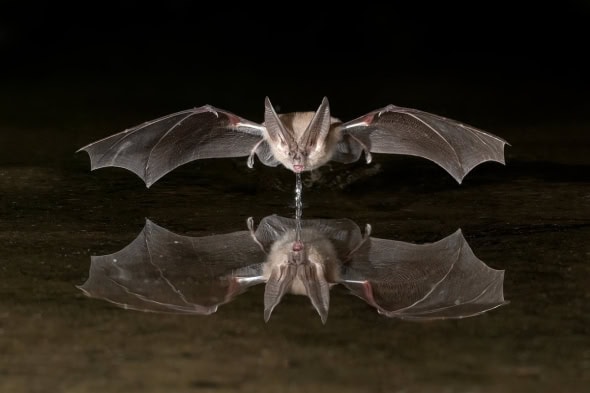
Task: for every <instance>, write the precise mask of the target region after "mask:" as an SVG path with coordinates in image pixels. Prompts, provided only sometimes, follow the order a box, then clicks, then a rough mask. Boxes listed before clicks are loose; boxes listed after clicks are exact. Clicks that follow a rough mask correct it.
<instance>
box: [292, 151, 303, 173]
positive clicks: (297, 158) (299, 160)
mask: <svg viewBox="0 0 590 393" xmlns="http://www.w3.org/2000/svg"><path fill="white" fill-rule="evenodd" d="M304 170H305V164H304V159H303V155H302V154H301V153H300V152H297V153H295V155H294V156H293V171H294V172H295V173H301V172H303V171H304Z"/></svg>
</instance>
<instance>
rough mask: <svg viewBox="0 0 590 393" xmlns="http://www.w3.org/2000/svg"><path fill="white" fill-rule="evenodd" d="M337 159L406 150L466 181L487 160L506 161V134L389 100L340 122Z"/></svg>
mask: <svg viewBox="0 0 590 393" xmlns="http://www.w3.org/2000/svg"><path fill="white" fill-rule="evenodd" d="M341 130H342V134H343V135H342V141H341V142H340V143H339V144H338V146H337V149H336V154H335V155H334V157H333V160H335V161H339V162H344V163H348V162H353V161H356V160H358V159H359V158H360V156H361V154H362V152H363V151H364V152H365V155H366V158H367V161H368V162H370V160H371V154H370V153H388V154H407V155H412V156H418V157H423V158H426V159H428V160H431V161H433V162H435V163H436V164H438V165H440V166H441V167H442V168H444V169H445V170H446V171H447V172H449V173H450V174H451V176H453V178H455V180H457V182H459V183H461V181H462V180H463V178H464V177H465V175H466V174H467V173H468V172H469V171H470V170H471V169H473V168H474V167H475V166H477V165H478V164H480V163H482V162H485V161H497V162H500V163H504V145H505V144H506V143H507V142H506V141H505V140H503V139H501V138H499V137H497V136H495V135H492V134H490V133H488V132H485V131H482V130H479V129H477V128H474V127H472V126H469V125H467V124H463V123H460V122H458V121H455V120H451V119H447V118H445V117H442V116H437V115H434V114H432V113H427V112H423V111H419V110H417V109H410V108H402V107H398V106H395V105H389V106H387V107H385V108H382V109H378V110H376V111H373V112H370V113H368V114H366V115H364V116H361V117H359V118H357V119H355V120H352V121H349V122H347V123H344V124H342V125H341Z"/></svg>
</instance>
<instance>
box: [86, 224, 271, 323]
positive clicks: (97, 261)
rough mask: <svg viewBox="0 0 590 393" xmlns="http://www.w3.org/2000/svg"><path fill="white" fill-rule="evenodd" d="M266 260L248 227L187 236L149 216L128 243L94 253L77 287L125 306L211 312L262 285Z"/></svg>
mask: <svg viewBox="0 0 590 393" xmlns="http://www.w3.org/2000/svg"><path fill="white" fill-rule="evenodd" d="M264 258H265V254H264V253H263V252H262V251H261V250H260V248H259V247H258V245H256V243H255V242H254V241H253V240H252V237H251V236H250V233H249V232H248V231H238V232H233V233H228V234H223V235H212V236H205V237H188V236H181V235H177V234H175V233H172V232H170V231H168V230H166V229H164V228H162V227H160V226H158V225H156V224H154V223H153V222H151V221H149V220H147V221H146V224H145V227H144V228H143V230H142V232H141V233H140V234H139V236H138V237H137V238H136V239H135V240H134V241H133V242H131V243H130V244H129V245H128V246H127V247H125V248H124V249H122V250H120V251H118V252H116V253H114V254H110V255H101V256H93V257H92V262H91V266H90V273H89V277H88V280H87V281H86V282H85V283H84V284H83V285H81V286H79V287H78V288H79V289H80V290H82V291H83V292H84V293H85V294H86V295H88V296H90V297H94V298H99V299H104V300H107V301H109V302H111V303H114V304H116V305H118V306H120V307H123V308H126V309H132V310H138V311H150V312H160V313H176V314H201V315H207V314H211V313H214V312H215V311H216V310H217V307H218V306H219V305H221V304H224V303H227V302H229V301H231V300H232V299H233V298H234V297H235V296H237V295H239V294H240V293H241V292H243V291H244V290H245V289H246V288H247V287H249V286H251V285H255V284H258V283H262V282H263V281H262V278H261V271H260V269H259V268H258V267H259V266H260V264H261V263H262V262H263V261H264Z"/></svg>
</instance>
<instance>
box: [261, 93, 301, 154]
mask: <svg viewBox="0 0 590 393" xmlns="http://www.w3.org/2000/svg"><path fill="white" fill-rule="evenodd" d="M264 125H265V127H266V131H267V132H268V136H269V137H270V139H271V140H272V141H273V142H275V143H279V142H281V141H282V142H283V143H286V144H287V145H292V144H293V143H294V142H295V141H294V139H293V137H292V136H291V132H290V131H289V130H288V129H287V127H286V126H285V124H284V123H283V122H282V120H281V119H280V118H279V116H278V115H277V112H276V111H275V108H273V106H272V104H271V103H270V98H268V97H266V98H265V99H264Z"/></svg>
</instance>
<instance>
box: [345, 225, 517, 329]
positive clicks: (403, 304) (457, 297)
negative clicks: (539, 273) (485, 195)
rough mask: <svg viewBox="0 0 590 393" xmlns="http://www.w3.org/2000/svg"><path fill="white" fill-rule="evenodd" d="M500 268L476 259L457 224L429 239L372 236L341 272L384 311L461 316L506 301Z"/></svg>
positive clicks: (422, 317)
mask: <svg viewBox="0 0 590 393" xmlns="http://www.w3.org/2000/svg"><path fill="white" fill-rule="evenodd" d="M503 282H504V271H503V270H494V269H492V268H490V267H488V266H487V265H486V264H485V263H484V262H482V261H481V260H480V259H478V258H477V257H476V256H475V255H474V254H473V251H472V250H471V248H470V247H469V245H468V244H467V242H466V241H465V238H464V237H463V235H462V233H461V231H460V230H458V231H457V232H455V233H454V234H452V235H450V236H448V237H446V238H444V239H442V240H439V241H438V242H436V243H431V244H423V245H417V244H411V243H404V242H399V241H394V240H386V239H376V238H370V239H369V240H368V241H367V242H366V243H365V244H364V245H363V247H361V249H359V250H358V252H356V253H355V255H354V257H353V258H352V259H351V261H350V264H349V265H348V266H347V269H346V271H345V272H344V274H343V281H342V284H344V285H345V286H346V287H347V288H348V289H350V290H351V291H352V292H353V293H354V294H355V295H356V296H358V297H360V298H362V299H363V300H365V301H366V302H367V303H368V304H370V305H371V306H373V307H375V308H376V309H377V310H378V311H379V313H381V314H384V315H386V316H388V317H397V318H402V319H416V320H430V319H446V318H464V317H469V316H473V315H478V314H481V313H484V312H486V311H489V310H491V309H494V308H496V307H499V306H501V305H503V304H506V302H505V301H504V295H503Z"/></svg>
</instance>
